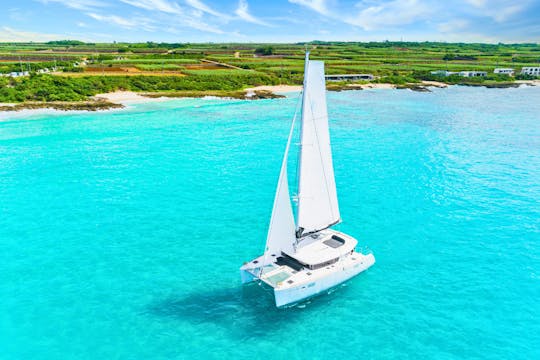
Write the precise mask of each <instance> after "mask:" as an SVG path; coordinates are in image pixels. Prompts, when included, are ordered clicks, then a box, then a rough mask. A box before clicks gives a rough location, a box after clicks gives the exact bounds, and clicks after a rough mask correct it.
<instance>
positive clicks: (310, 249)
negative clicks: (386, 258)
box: [240, 52, 375, 307]
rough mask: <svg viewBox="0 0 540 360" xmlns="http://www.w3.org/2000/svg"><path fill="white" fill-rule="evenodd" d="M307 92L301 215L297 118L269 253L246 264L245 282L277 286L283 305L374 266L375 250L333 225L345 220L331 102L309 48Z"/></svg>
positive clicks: (270, 233)
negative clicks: (291, 180)
mask: <svg viewBox="0 0 540 360" xmlns="http://www.w3.org/2000/svg"><path fill="white" fill-rule="evenodd" d="M304 66H305V67H304V88H303V92H302V117H301V130H300V157H299V166H298V169H299V170H298V171H299V174H298V196H297V201H298V203H297V208H296V220H295V217H294V214H293V208H292V205H291V197H290V194H289V184H288V176H287V159H288V156H289V148H290V145H291V141H292V138H293V134H294V125H295V124H294V123H295V119H296V116H295V117H294V119H293V123H292V125H291V129H290V131H289V137H288V140H287V145H286V148H285V154H284V157H283V161H282V164H281V171H280V175H279V180H278V185H277V190H276V194H275V198H274V207H273V210H272V215H271V218H270V226H269V229H268V235H267V239H266V247H265V251H264V254H263V255H261V256H259V257H257V258H255V259H253V260H251V261H249V262H246V263H244V265H243V266H242V267H241V268H240V275H241V279H242V283H249V282H252V281H259V282H260V283H261V284H263V285H265V286H269V287H270V288H271V289H273V293H274V298H275V303H276V306H277V307H286V306H291V305H294V304H296V303H298V302H300V301H302V300H305V299H308V298H311V297H313V296H315V295H318V294H320V293H323V292H325V291H326V290H328V289H331V288H333V287H335V286H337V285H339V284H342V283H343V282H345V281H347V280H349V279H350V278H352V277H354V276H356V275H358V274H359V273H361V272H362V271H364V270H366V269H368V268H369V267H370V266H372V265H373V264H374V263H375V257H374V256H373V254H371V253H369V254H363V253H360V252H357V251H356V250H355V248H356V245H357V243H358V241H357V240H356V239H355V238H353V237H352V236H350V235H347V234H344V233H342V232H339V231H336V230H334V229H332V228H331V227H332V226H333V225H336V224H338V223H340V222H341V217H340V212H339V206H338V198H337V192H336V183H335V178H334V168H333V164H332V152H331V147H330V133H329V130H328V113H327V107H326V86H325V76H324V62H322V61H314V60H309V52H306V60H305V65H304Z"/></svg>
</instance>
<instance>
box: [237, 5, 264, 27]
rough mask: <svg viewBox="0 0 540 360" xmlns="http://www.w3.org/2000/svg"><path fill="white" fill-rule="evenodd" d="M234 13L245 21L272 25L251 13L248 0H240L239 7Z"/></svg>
mask: <svg viewBox="0 0 540 360" xmlns="http://www.w3.org/2000/svg"><path fill="white" fill-rule="evenodd" d="M234 13H235V14H236V15H237V16H238V17H239V18H240V19H242V20H244V21H247V22H250V23H253V24H258V25H263V26H271V25H270V24H268V23H267V22H264V21H262V20H261V19H258V18H256V17H255V16H253V15H251V14H250V13H249V11H248V3H247V0H240V1H239V2H238V8H237V9H236V11H235V12H234Z"/></svg>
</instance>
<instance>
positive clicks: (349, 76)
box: [325, 74, 375, 81]
mask: <svg viewBox="0 0 540 360" xmlns="http://www.w3.org/2000/svg"><path fill="white" fill-rule="evenodd" d="M325 78H326V80H327V81H355V80H373V79H374V78H375V77H374V76H373V75H372V74H339V75H325Z"/></svg>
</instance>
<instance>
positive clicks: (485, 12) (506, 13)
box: [465, 0, 530, 23]
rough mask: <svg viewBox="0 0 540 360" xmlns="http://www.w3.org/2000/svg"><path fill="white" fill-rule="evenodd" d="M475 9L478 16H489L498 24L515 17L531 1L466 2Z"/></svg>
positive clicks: (491, 0) (479, 0) (473, 0)
mask: <svg viewBox="0 0 540 360" xmlns="http://www.w3.org/2000/svg"><path fill="white" fill-rule="evenodd" d="M465 2H466V3H468V4H470V5H472V6H473V8H475V10H476V14H475V15H477V16H487V17H490V18H492V19H493V20H495V21H496V22H498V23H501V22H505V21H506V20H508V19H510V18H511V17H513V16H514V15H516V14H518V13H520V12H522V11H523V10H525V8H526V7H527V5H529V2H530V1H527V0H524V1H520V2H515V1H509V0H465Z"/></svg>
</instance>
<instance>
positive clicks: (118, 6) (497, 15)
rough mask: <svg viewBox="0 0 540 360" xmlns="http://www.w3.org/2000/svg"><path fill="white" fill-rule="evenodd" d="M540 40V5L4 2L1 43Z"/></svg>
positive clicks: (516, 1)
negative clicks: (68, 41)
mask: <svg viewBox="0 0 540 360" xmlns="http://www.w3.org/2000/svg"><path fill="white" fill-rule="evenodd" d="M63 39H71V40H82V41H89V42H113V41H117V42H145V41H155V42H275V43H279V42H301V41H311V40H328V41H330V40H336V41H384V40H390V41H401V40H402V41H446V42H488V43H498V42H505V43H509V42H510V43H512V42H535V43H540V0H510V1H509V0H453V1H440V0H438V1H435V0H230V1H223V0H17V1H15V0H2V2H1V3H0V42H7V41H35V42H40V41H49V40H63Z"/></svg>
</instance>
